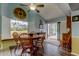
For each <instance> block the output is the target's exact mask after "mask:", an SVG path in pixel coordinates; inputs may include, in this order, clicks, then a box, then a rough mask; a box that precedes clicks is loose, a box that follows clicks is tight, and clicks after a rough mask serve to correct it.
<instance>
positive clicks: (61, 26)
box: [60, 20, 67, 39]
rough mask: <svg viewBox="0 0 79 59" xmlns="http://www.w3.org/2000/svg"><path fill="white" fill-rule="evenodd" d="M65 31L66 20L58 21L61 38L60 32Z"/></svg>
mask: <svg viewBox="0 0 79 59" xmlns="http://www.w3.org/2000/svg"><path fill="white" fill-rule="evenodd" d="M66 32H67V28H66V20H64V21H61V23H60V39H62V34H63V33H66Z"/></svg>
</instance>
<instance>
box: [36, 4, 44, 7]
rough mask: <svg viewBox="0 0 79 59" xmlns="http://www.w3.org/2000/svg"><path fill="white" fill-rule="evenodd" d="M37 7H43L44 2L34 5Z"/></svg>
mask: <svg viewBox="0 0 79 59" xmlns="http://www.w3.org/2000/svg"><path fill="white" fill-rule="evenodd" d="M36 6H37V7H44V4H40V5H36Z"/></svg>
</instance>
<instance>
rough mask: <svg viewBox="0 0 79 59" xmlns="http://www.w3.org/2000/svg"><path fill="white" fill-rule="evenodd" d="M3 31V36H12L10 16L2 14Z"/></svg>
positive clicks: (7, 37) (5, 37)
mask: <svg viewBox="0 0 79 59" xmlns="http://www.w3.org/2000/svg"><path fill="white" fill-rule="evenodd" d="M1 29H2V31H1V38H2V39H9V38H10V18H8V17H6V16H2V28H1Z"/></svg>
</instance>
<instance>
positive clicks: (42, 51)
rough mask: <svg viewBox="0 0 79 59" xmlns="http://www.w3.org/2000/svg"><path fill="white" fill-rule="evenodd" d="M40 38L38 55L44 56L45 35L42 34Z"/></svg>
mask: <svg viewBox="0 0 79 59" xmlns="http://www.w3.org/2000/svg"><path fill="white" fill-rule="evenodd" d="M38 36H39V39H38V40H37V47H38V51H37V54H40V55H43V53H44V39H45V34H44V33H40V34H39V35H38Z"/></svg>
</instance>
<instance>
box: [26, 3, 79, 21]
mask: <svg viewBox="0 0 79 59" xmlns="http://www.w3.org/2000/svg"><path fill="white" fill-rule="evenodd" d="M37 4H38V3H37ZM39 4H40V3H39ZM42 4H44V7H43V8H37V9H38V10H39V11H40V12H39V14H40V15H41V16H42V17H43V18H44V19H45V20H46V21H49V20H51V19H55V18H58V17H62V16H69V15H71V11H75V10H78V9H79V3H42ZM26 5H28V4H26Z"/></svg>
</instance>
